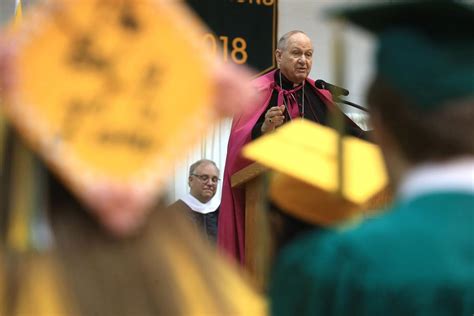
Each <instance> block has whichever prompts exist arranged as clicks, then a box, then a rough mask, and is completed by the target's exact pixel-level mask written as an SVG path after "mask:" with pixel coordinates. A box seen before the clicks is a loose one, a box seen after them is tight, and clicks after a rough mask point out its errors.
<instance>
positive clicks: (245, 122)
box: [217, 31, 360, 264]
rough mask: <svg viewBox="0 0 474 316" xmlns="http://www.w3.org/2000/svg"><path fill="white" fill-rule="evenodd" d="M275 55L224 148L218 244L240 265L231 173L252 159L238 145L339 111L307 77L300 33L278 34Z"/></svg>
mask: <svg viewBox="0 0 474 316" xmlns="http://www.w3.org/2000/svg"><path fill="white" fill-rule="evenodd" d="M275 57H276V61H277V65H278V68H279V69H277V70H274V71H271V72H269V73H267V74H266V75H263V76H261V77H259V78H257V79H255V80H254V81H253V85H254V86H255V88H256V89H257V90H258V92H259V93H260V95H261V99H260V102H261V103H260V104H257V105H255V106H253V107H251V109H252V111H251V112H246V113H243V114H241V115H240V116H239V117H235V118H234V121H233V124H232V129H231V133H230V138H229V144H228V147H227V159H226V166H225V170H224V182H223V187H222V200H221V209H220V214H219V224H218V237H217V242H218V246H219V248H220V249H222V250H224V251H225V252H226V253H228V254H229V255H230V256H231V257H233V258H235V259H236V260H238V261H239V262H240V263H241V264H243V263H244V260H245V192H244V190H245V189H244V188H242V187H239V188H232V187H231V176H232V175H233V174H234V173H236V172H237V171H239V170H241V169H242V168H244V167H246V166H247V165H249V164H250V163H252V162H251V161H249V160H247V159H244V158H243V157H242V156H241V150H242V147H243V146H244V145H245V144H247V143H248V142H250V141H251V140H252V139H254V138H257V137H259V136H260V135H262V134H265V133H268V132H271V131H272V130H274V129H275V128H277V127H279V126H280V125H282V124H284V123H285V122H288V121H291V120H292V119H295V118H299V117H301V118H305V119H309V120H312V121H314V122H318V123H320V124H324V125H326V124H327V116H328V115H327V113H328V112H330V111H338V109H337V108H336V107H334V105H333V103H332V97H331V94H330V92H329V91H327V90H320V89H318V88H316V87H315V86H314V81H313V80H311V79H309V78H308V75H309V73H310V71H311V66H312V57H313V45H312V43H311V40H310V39H309V37H308V36H307V35H306V34H305V33H303V32H301V31H291V32H288V33H286V34H285V35H283V36H282V37H281V39H280V40H279V41H278V47H277V49H276V51H275ZM350 128H352V129H353V130H352V131H350V132H351V134H356V135H358V134H360V130H357V129H356V128H355V126H351V127H350Z"/></svg>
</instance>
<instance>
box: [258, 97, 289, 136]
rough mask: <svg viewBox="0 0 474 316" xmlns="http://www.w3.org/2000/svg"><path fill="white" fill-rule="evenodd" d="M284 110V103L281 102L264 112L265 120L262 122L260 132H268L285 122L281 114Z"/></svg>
mask: <svg viewBox="0 0 474 316" xmlns="http://www.w3.org/2000/svg"><path fill="white" fill-rule="evenodd" d="M284 112H285V105H283V104H282V105H280V106H273V107H271V108H270V109H268V111H267V113H265V120H264V121H263V124H262V133H263V134H265V133H268V132H270V131H273V130H274V129H275V128H277V127H278V126H280V125H282V124H283V123H284V122H285V116H284V115H283V113H284Z"/></svg>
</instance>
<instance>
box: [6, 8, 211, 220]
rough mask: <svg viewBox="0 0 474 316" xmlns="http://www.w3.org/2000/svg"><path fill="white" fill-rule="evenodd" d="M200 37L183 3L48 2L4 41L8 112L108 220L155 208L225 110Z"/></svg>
mask: <svg viewBox="0 0 474 316" xmlns="http://www.w3.org/2000/svg"><path fill="white" fill-rule="evenodd" d="M203 34H204V30H203V29H202V28H201V25H200V24H199V23H198V22H197V20H195V19H194V17H193V16H192V15H191V14H189V12H188V11H187V10H185V9H184V8H183V6H182V5H181V4H180V3H178V2H174V1H153V0H143V1H117V2H116V1H101V0H82V1H68V0H57V1H51V2H47V3H44V4H42V5H39V6H37V7H35V8H34V9H31V10H30V11H29V12H25V14H24V19H23V22H22V23H21V25H19V26H18V27H16V28H14V29H12V30H11V31H10V32H9V33H7V34H6V36H5V38H4V41H3V43H2V44H3V45H2V47H1V49H0V68H1V69H2V74H1V77H0V91H2V94H3V96H4V108H5V112H6V114H7V116H8V117H9V119H10V120H11V121H12V125H13V126H14V127H15V128H17V129H18V130H19V132H20V134H21V135H22V136H23V137H24V138H25V139H26V140H27V141H28V143H29V144H30V145H31V146H32V148H33V149H34V150H35V151H36V152H38V153H39V155H40V156H41V157H42V158H43V159H44V160H45V161H46V162H47V163H48V165H49V166H50V167H52V168H53V169H55V171H56V172H57V173H58V174H59V175H60V177H61V178H62V179H63V180H64V181H65V182H66V183H67V184H68V186H69V187H70V188H71V189H72V191H74V192H75V193H76V195H77V196H78V197H80V198H81V200H82V201H83V202H84V203H85V204H87V205H88V206H90V207H91V209H93V210H96V213H97V214H98V215H99V217H101V216H104V217H107V218H109V217H110V216H109V215H108V214H107V213H110V212H115V210H120V209H127V208H128V209H129V211H130V212H133V211H135V210H136V209H144V208H148V207H150V206H151V205H152V204H153V202H154V200H155V199H156V196H157V194H158V193H159V192H160V190H161V189H162V188H163V187H164V186H165V185H166V181H167V179H168V176H169V175H170V173H171V172H172V170H173V168H172V166H173V164H174V161H175V160H176V159H179V158H180V157H181V156H182V155H183V154H185V153H186V152H187V150H189V148H190V146H191V145H193V144H195V143H197V142H198V141H199V140H200V139H201V136H202V135H203V134H204V133H205V132H206V131H207V129H208V128H209V126H211V123H213V122H215V120H216V118H217V117H218V115H217V112H218V111H217V110H216V109H215V108H214V101H215V95H216V94H215V93H216V89H215V80H214V79H215V78H214V75H215V73H214V71H215V68H216V62H215V61H214V60H212V59H211V55H210V54H209V52H208V50H206V49H205V47H204V45H203V43H202V41H201V39H202V36H203ZM186 82H192V84H186ZM184 90H185V91H184Z"/></svg>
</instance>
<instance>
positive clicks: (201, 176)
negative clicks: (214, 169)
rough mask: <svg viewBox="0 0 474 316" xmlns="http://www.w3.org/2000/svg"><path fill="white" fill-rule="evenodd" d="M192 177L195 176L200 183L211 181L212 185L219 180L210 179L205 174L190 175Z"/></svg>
mask: <svg viewBox="0 0 474 316" xmlns="http://www.w3.org/2000/svg"><path fill="white" fill-rule="evenodd" d="M191 175H192V176H195V177H196V178H198V179H199V180H201V181H202V182H207V181H209V180H211V182H213V183H217V182H218V181H219V180H220V179H219V178H218V177H216V176H214V177H210V176H208V175H207V174H195V173H193V174H191Z"/></svg>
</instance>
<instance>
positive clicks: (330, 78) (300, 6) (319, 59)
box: [168, 0, 374, 202]
mask: <svg viewBox="0 0 474 316" xmlns="http://www.w3.org/2000/svg"><path fill="white" fill-rule="evenodd" d="M369 1H370V0H279V21H278V37H280V36H281V35H283V34H284V33H286V32H288V31H291V30H295V29H298V30H302V31H304V32H305V33H307V34H308V36H309V37H310V38H311V39H312V41H313V45H314V48H315V54H314V61H313V68H312V71H311V75H310V76H311V78H313V79H323V80H325V81H327V82H331V83H334V77H335V76H334V58H333V41H332V39H333V31H334V30H333V28H332V27H331V23H330V21H329V19H328V18H326V17H325V11H327V9H328V8H334V7H337V6H341V5H342V6H344V5H347V4H354V3H357V4H359V3H361V2H369ZM344 37H345V43H346V47H347V48H349V49H348V50H347V52H346V66H347V68H346V73H345V80H344V83H343V85H344V87H346V88H347V89H349V91H350V95H349V97H348V98H347V100H349V101H352V102H355V103H357V104H360V105H363V106H365V105H366V104H365V101H364V99H365V91H366V87H367V85H368V82H369V80H370V78H371V76H372V69H373V68H372V65H371V58H372V54H373V50H374V44H373V38H372V37H371V36H370V35H369V34H367V33H365V32H363V31H361V30H358V29H355V28H353V27H351V26H348V27H347V29H346V32H345V35H344ZM344 110H345V111H346V112H348V113H349V114H350V115H354V116H357V115H358V114H361V115H363V112H361V111H359V110H357V109H353V108H345V109H344ZM356 119H357V118H356ZM229 128H230V123H229V122H226V123H224V124H221V125H220V126H219V127H218V131H219V132H217V133H216V132H213V133H212V135H210V136H209V138H208V140H207V146H197V147H196V149H195V150H194V152H193V153H191V154H190V155H189V157H187V158H185V159H184V160H183V161H182V162H181V164H180V165H179V166H178V167H177V168H176V172H175V177H174V181H171V183H170V191H169V194H168V196H169V200H170V202H171V201H174V200H175V199H177V198H179V197H181V196H182V195H184V194H186V192H188V186H187V172H188V171H187V170H188V167H189V165H190V164H191V163H193V162H194V161H196V160H198V159H201V158H207V159H212V160H214V161H215V162H216V164H217V165H218V166H219V168H220V169H221V173H222V171H223V170H224V165H225V155H226V150H227V139H228V135H229V132H230V131H229ZM220 190H221V188H220V187H219V189H218V194H216V197H215V198H218V199H220Z"/></svg>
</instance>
